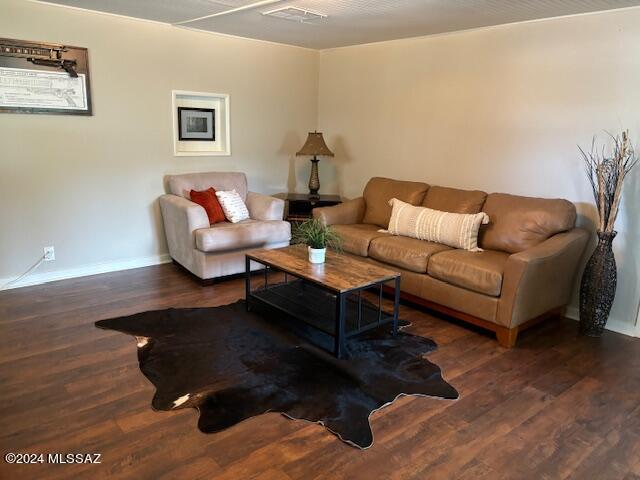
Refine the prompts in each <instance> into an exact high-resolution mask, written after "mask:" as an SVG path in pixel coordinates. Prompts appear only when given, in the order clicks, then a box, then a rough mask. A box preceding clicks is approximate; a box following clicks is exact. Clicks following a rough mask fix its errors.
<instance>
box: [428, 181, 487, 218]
mask: <svg viewBox="0 0 640 480" xmlns="http://www.w3.org/2000/svg"><path fill="white" fill-rule="evenodd" d="M486 198H487V194H486V192H482V191H480V190H460V189H459V188H449V187H438V186H437V185H432V186H431V187H429V190H428V191H427V194H426V195H425V197H424V200H423V201H422V206H423V207H427V208H431V209H433V210H440V211H442V212H451V213H479V212H481V211H482V205H484V201H485V199H486Z"/></svg>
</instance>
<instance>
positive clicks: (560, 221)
mask: <svg viewBox="0 0 640 480" xmlns="http://www.w3.org/2000/svg"><path fill="white" fill-rule="evenodd" d="M482 209H483V211H484V212H485V213H487V215H489V224H488V225H486V226H485V227H483V228H482V229H481V230H480V237H479V239H478V240H479V243H480V247H481V248H485V249H487V250H501V251H504V252H509V253H518V252H521V251H523V250H527V249H528V248H531V247H534V246H536V245H537V244H539V243H541V242H543V241H544V240H546V239H547V238H549V237H551V236H552V235H555V234H556V233H560V232H564V231H567V230H570V229H572V228H573V227H574V226H575V223H576V207H575V205H574V204H573V203H571V202H569V201H567V200H562V199H547V198H533V197H520V196H517V195H508V194H506V193H492V194H490V195H488V196H487V200H486V201H485V203H484V207H483V208H482Z"/></svg>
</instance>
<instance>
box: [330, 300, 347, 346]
mask: <svg viewBox="0 0 640 480" xmlns="http://www.w3.org/2000/svg"><path fill="white" fill-rule="evenodd" d="M346 298H347V296H346V295H345V294H342V293H339V294H337V295H336V328H335V332H334V347H333V354H334V355H335V356H336V357H338V358H342V356H343V355H344V317H345V309H346Z"/></svg>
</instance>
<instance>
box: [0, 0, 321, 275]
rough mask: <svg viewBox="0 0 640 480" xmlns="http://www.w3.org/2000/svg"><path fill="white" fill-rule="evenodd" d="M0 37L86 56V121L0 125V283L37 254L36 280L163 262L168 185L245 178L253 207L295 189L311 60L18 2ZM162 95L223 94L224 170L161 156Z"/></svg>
mask: <svg viewBox="0 0 640 480" xmlns="http://www.w3.org/2000/svg"><path fill="white" fill-rule="evenodd" d="M0 32H1V33H0V36H3V37H8V38H17V39H24V40H40V41H48V42H56V43H66V44H70V45H77V46H82V47H87V48H88V49H89V63H90V73H91V86H92V97H93V108H94V116H92V117H80V116H55V115H19V114H6V113H5V114H0V283H1V282H2V279H3V278H4V279H7V278H11V277H13V276H14V275H17V274H19V273H21V272H22V271H24V270H25V269H26V268H27V267H28V266H29V265H31V264H32V263H33V262H34V261H35V260H36V259H37V258H38V257H39V256H40V255H42V248H43V247H44V246H46V245H53V246H55V248H56V261H55V262H51V263H45V264H43V265H42V267H41V268H40V269H39V270H38V272H39V274H41V273H44V274H45V275H44V278H56V276H65V275H66V274H77V273H84V272H91V271H95V270H96V269H98V270H99V269H109V268H110V266H112V265H117V266H132V265H139V264H141V263H145V262H147V263H153V262H155V261H157V260H158V259H159V258H162V254H164V253H166V246H165V242H164V234H163V232H162V225H161V220H160V217H159V214H158V206H157V202H156V199H157V197H158V196H159V195H160V194H162V193H163V177H164V176H165V175H166V174H169V173H176V172H189V171H226V170H237V171H243V172H246V173H247V174H248V177H249V184H250V187H251V188H252V189H253V190H256V191H259V192H265V193H273V192H283V191H287V190H288V187H291V186H292V185H295V181H296V178H295V177H296V174H295V173H294V172H293V168H292V166H293V162H294V161H295V158H294V157H293V156H292V154H293V153H295V152H296V151H297V149H298V148H300V146H301V145H302V144H303V142H304V140H305V138H306V133H307V132H308V131H309V130H312V129H313V128H315V124H316V118H317V111H316V109H317V81H318V71H317V64H318V62H317V57H318V52H316V51H312V50H306V49H302V48H297V47H288V46H282V45H275V44H269V43H265V42H259V41H255V40H245V39H238V38H232V37H226V36H221V35H214V34H207V33H198V32H193V31H189V30H185V29H178V28H175V27H170V26H167V25H162V24H157V23H150V22H144V21H137V20H133V19H126V18H119V17H114V16H107V15H101V14H97V13H89V12H83V11H78V10H72V9H67V8H61V7H55V6H49V5H43V4H36V3H31V2H26V1H24V0H0ZM172 89H180V90H192V91H203V92H216V93H228V94H230V96H231V143H232V145H231V147H232V156H230V157H174V156H173V144H172V109H171V90H172ZM307 163H308V162H307ZM298 164H299V165H300V167H302V168H301V169H300V170H301V171H300V172H297V176H298V177H299V178H302V179H304V176H305V171H304V169H305V168H306V170H307V171H308V167H307V166H306V164H304V163H303V162H301V161H300V160H298ZM290 167H291V168H290ZM290 172H291V173H290ZM302 181H304V180H302ZM96 264H99V265H96ZM87 266H89V268H87ZM34 278H43V276H42V275H40V276H39V277H38V275H36V277H34Z"/></svg>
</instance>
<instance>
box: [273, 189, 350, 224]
mask: <svg viewBox="0 0 640 480" xmlns="http://www.w3.org/2000/svg"><path fill="white" fill-rule="evenodd" d="M285 200H286V201H287V216H286V218H285V220H287V221H288V222H304V221H305V220H308V219H309V218H311V211H312V210H313V209H314V208H318V207H331V206H333V205H338V204H339V203H342V200H341V199H340V195H316V196H313V195H309V194H308V193H288V194H287V196H286V198H285Z"/></svg>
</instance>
